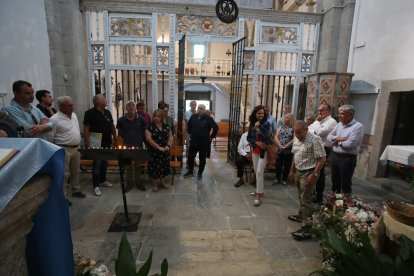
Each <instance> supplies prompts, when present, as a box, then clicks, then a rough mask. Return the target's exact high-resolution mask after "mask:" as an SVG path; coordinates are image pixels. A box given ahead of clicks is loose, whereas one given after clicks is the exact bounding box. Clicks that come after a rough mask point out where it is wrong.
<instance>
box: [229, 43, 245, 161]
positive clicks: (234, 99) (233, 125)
mask: <svg viewBox="0 0 414 276" xmlns="http://www.w3.org/2000/svg"><path fill="white" fill-rule="evenodd" d="M244 43H245V37H243V38H241V39H239V40H237V41H236V42H234V43H233V54H232V74H231V88H230V89H231V91H230V113H229V136H228V149H227V161H229V162H233V163H235V161H236V157H237V145H238V142H239V139H240V136H241V131H240V109H241V101H242V88H243V87H242V86H243V67H244V66H243V64H244ZM247 80H248V78H247ZM246 95H247V93H246ZM244 110H246V108H245V109H244ZM245 114H246V111H244V116H245Z"/></svg>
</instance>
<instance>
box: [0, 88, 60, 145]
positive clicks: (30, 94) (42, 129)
mask: <svg viewBox="0 0 414 276" xmlns="http://www.w3.org/2000/svg"><path fill="white" fill-rule="evenodd" d="M12 89H13V94H14V99H12V100H11V103H10V105H9V106H8V107H6V111H7V112H8V113H9V114H10V115H11V116H13V117H14V118H15V119H16V121H18V123H20V124H21V125H22V126H23V127H24V136H25V137H32V138H42V139H45V140H48V141H51V139H52V136H51V135H49V134H50V133H49V132H50V131H51V130H52V129H53V123H52V122H51V121H49V118H47V117H46V116H45V114H43V113H42V112H41V111H40V110H39V109H38V108H36V107H34V106H32V105H31V103H32V102H33V100H34V90H33V87H32V84H31V83H29V82H27V81H23V80H18V81H15V82H14V83H13V87H12Z"/></svg>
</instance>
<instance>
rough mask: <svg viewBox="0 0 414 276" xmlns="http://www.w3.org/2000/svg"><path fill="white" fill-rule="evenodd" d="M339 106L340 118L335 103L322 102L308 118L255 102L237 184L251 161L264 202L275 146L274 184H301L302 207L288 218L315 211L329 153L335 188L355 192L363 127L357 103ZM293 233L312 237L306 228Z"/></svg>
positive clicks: (241, 144)
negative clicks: (270, 111)
mask: <svg viewBox="0 0 414 276" xmlns="http://www.w3.org/2000/svg"><path fill="white" fill-rule="evenodd" d="M338 111H339V122H338V123H337V121H336V120H335V119H334V118H332V116H331V113H332V109H331V106H330V105H329V104H327V103H322V104H321V105H320V106H319V107H318V115H317V116H313V117H310V118H307V120H306V121H303V120H297V121H295V120H294V117H293V115H292V113H291V109H290V106H285V108H284V115H283V117H281V118H280V119H279V120H277V122H275V121H276V119H275V118H274V117H272V116H271V115H268V107H266V106H261V105H259V106H256V107H255V108H254V109H253V111H252V113H251V115H250V117H249V130H248V132H246V133H244V134H243V135H242V136H241V138H240V141H239V145H238V153H239V157H238V159H237V161H236V165H237V177H238V178H239V180H238V182H237V183H236V184H235V187H240V186H241V185H243V184H244V178H243V171H244V165H245V164H246V163H248V162H252V163H253V169H254V173H255V178H254V180H253V181H252V183H251V184H252V185H255V186H256V190H255V191H254V192H252V193H251V195H252V196H254V200H253V205H255V206H259V205H261V204H262V200H263V195H264V170H265V168H266V165H267V162H268V154H269V156H270V152H271V151H276V152H277V154H276V156H277V157H276V162H275V164H276V177H275V184H282V185H287V181H288V180H290V181H292V182H293V183H294V184H295V185H296V187H297V190H298V197H299V201H300V207H299V212H298V214H297V215H291V216H289V217H288V219H289V220H292V221H295V222H302V221H303V220H304V219H306V218H307V217H310V216H311V215H312V214H313V204H314V203H322V201H323V192H324V188H325V169H324V168H325V163H326V160H327V158H328V156H329V155H331V164H330V165H331V170H332V175H331V179H332V191H334V192H335V193H345V194H351V192H352V176H353V173H354V170H355V167H356V162H357V154H358V151H359V147H360V145H361V143H362V139H363V136H364V127H363V125H362V124H361V123H360V122H358V121H356V120H355V119H354V114H355V108H354V107H353V106H352V105H343V106H341V107H340V108H339V109H338ZM308 117H309V116H308ZM312 119H314V120H312ZM307 121H309V122H310V123H311V124H310V125H309V124H308V122H307ZM274 125H275V127H274ZM331 152H332V154H331ZM292 235H293V236H294V237H295V238H296V239H299V240H301V239H307V238H310V234H309V233H308V232H307V231H306V229H305V230H304V229H300V230H298V231H295V232H293V233H292Z"/></svg>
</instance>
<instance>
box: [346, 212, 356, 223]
mask: <svg viewBox="0 0 414 276" xmlns="http://www.w3.org/2000/svg"><path fill="white" fill-rule="evenodd" d="M345 218H346V220H348V221H349V222H355V221H357V217H356V216H355V214H354V213H352V212H346V214H345Z"/></svg>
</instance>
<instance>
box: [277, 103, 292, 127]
mask: <svg viewBox="0 0 414 276" xmlns="http://www.w3.org/2000/svg"><path fill="white" fill-rule="evenodd" d="M289 113H292V108H291V107H290V105H285V106H284V107H283V116H281V117H280V118H279V120H277V123H276V129H278V128H279V127H281V126H282V125H283V120H284V119H283V117H284V116H285V115H286V114H289Z"/></svg>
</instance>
